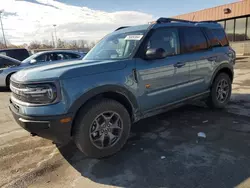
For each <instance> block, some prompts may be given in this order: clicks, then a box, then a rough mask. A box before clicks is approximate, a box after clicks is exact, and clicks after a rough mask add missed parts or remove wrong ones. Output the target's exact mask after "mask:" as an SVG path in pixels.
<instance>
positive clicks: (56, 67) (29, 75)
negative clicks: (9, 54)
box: [11, 60, 130, 82]
mask: <svg viewBox="0 0 250 188" xmlns="http://www.w3.org/2000/svg"><path fill="white" fill-rule="evenodd" d="M127 61H130V60H105V61H104V60H101V61H96V60H79V61H70V62H62V63H56V64H51V65H45V66H39V67H31V68H26V69H23V70H21V71H18V72H17V73H15V74H14V75H13V76H12V77H11V78H12V79H14V80H16V81H19V82H36V81H41V80H43V81H46V80H55V79H59V78H60V79H69V78H75V77H79V76H87V75H92V74H98V73H102V72H107V71H115V70H119V69H124V68H125V67H126V63H127Z"/></svg>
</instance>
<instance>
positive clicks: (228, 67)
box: [210, 63, 234, 85]
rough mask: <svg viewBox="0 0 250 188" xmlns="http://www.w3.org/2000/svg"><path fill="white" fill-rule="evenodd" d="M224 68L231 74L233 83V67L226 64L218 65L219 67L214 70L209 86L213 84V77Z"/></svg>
mask: <svg viewBox="0 0 250 188" xmlns="http://www.w3.org/2000/svg"><path fill="white" fill-rule="evenodd" d="M224 68H227V69H229V70H230V72H231V73H232V81H233V77H234V70H233V66H230V65H229V64H228V63H223V64H221V65H219V66H218V67H217V68H216V69H215V71H214V73H213V76H212V78H211V81H210V85H212V84H213V81H214V79H215V77H216V76H217V75H218V72H220V71H221V70H222V69H224Z"/></svg>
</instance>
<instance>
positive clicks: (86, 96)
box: [68, 85, 139, 114]
mask: <svg viewBox="0 0 250 188" xmlns="http://www.w3.org/2000/svg"><path fill="white" fill-rule="evenodd" d="M107 92H114V93H117V94H120V95H122V96H123V97H125V98H126V99H127V100H128V102H129V103H130V105H131V107H132V110H133V113H136V112H137V111H138V109H139V105H138V102H137V99H136V97H135V95H134V94H133V93H132V92H131V91H129V90H128V89H126V88H124V87H122V86H119V85H105V86H99V87H96V88H93V89H91V90H89V91H88V92H86V93H83V94H82V96H80V97H79V98H78V99H77V100H75V101H74V102H73V104H72V105H71V106H70V108H69V110H68V111H69V112H73V113H74V114H76V113H77V111H78V110H79V109H80V108H81V107H82V106H83V105H84V104H86V102H87V101H89V100H90V99H92V98H94V97H96V96H98V95H100V94H103V93H107Z"/></svg>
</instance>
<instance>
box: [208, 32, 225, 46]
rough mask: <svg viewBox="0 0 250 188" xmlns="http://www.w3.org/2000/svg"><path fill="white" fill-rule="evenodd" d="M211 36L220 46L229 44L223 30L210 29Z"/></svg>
mask: <svg viewBox="0 0 250 188" xmlns="http://www.w3.org/2000/svg"><path fill="white" fill-rule="evenodd" d="M211 31H212V33H213V35H214V36H215V37H216V38H217V39H218V41H219V42H220V44H221V45H222V46H228V45H229V42H228V40H227V36H226V33H225V31H224V29H222V28H221V29H211Z"/></svg>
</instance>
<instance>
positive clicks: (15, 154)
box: [0, 58, 250, 188]
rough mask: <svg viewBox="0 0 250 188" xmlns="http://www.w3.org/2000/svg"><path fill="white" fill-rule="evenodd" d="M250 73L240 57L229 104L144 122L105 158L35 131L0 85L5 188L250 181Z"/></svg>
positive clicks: (0, 165) (249, 62)
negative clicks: (19, 118)
mask: <svg viewBox="0 0 250 188" xmlns="http://www.w3.org/2000/svg"><path fill="white" fill-rule="evenodd" d="M249 75H250V58H245V59H240V60H238V62H237V65H236V69H235V80H234V85H233V95H232V99H231V102H230V104H229V105H228V107H227V109H225V110H222V111H212V110H210V109H208V108H206V107H204V105H203V104H199V103H197V104H196V105H187V106H185V107H181V108H179V109H176V110H173V111H170V112H167V113H165V114H161V115H158V116H155V117H152V118H148V119H145V120H142V121H140V122H138V123H137V124H135V125H133V128H132V133H131V136H130V139H129V141H128V143H127V144H126V146H125V147H124V149H122V151H121V152H119V153H117V154H116V155H114V156H112V157H110V158H106V159H102V160H96V159H88V158H86V157H85V156H84V155H82V154H81V153H80V152H79V151H78V150H77V149H76V147H75V146H74V144H73V143H69V144H67V145H62V146H55V145H53V144H52V143H51V141H49V140H46V139H42V138H39V137H31V136H29V134H28V133H27V132H26V131H24V130H22V129H21V128H20V127H18V125H17V124H16V123H15V122H14V120H13V118H12V116H11V115H10V112H9V110H8V98H9V92H8V91H6V90H4V89H1V92H0V103H1V106H0V172H1V173H0V187H18V188H19V187H21V188H22V187H44V188H48V187H51V188H52V187H53V188H57V187H58V188H59V187H60V188H61V187H65V188H68V187H76V188H78V187H79V188H80V187H81V188H82V187H136V188H138V187H142V188H146V187H150V188H152V187H166V188H170V187H174V188H178V187H192V188H193V187H196V188H205V187H206V188H211V187H219V188H224V187H225V188H229V187H241V188H244V187H250V178H249V177H250V160H249V156H250V150H249V149H250V137H249V133H250V78H249ZM199 132H204V133H205V134H206V138H205V139H203V138H198V137H197V133H199Z"/></svg>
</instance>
